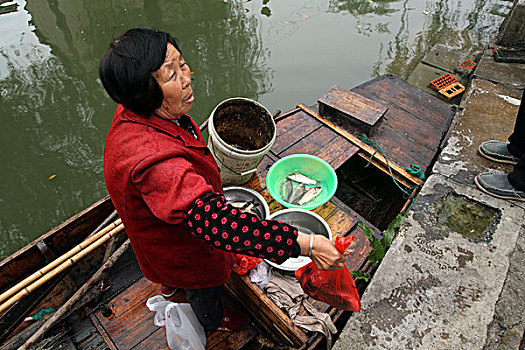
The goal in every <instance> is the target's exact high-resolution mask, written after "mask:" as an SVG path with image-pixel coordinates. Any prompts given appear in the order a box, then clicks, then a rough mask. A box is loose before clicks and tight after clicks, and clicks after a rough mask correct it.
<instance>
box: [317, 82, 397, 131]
mask: <svg viewBox="0 0 525 350" xmlns="http://www.w3.org/2000/svg"><path fill="white" fill-rule="evenodd" d="M318 102H319V113H320V114H321V115H334V114H336V115H339V116H341V117H343V118H344V119H345V120H346V121H347V123H349V124H352V125H353V126H355V127H357V128H358V129H360V130H362V131H363V132H365V133H366V134H370V132H371V131H372V130H374V127H375V126H376V124H377V122H378V121H379V119H380V118H381V117H382V116H383V115H384V114H385V112H386V111H387V108H386V107H385V106H383V105H382V104H381V103H378V102H376V101H373V100H370V99H368V98H366V97H364V96H362V95H359V94H357V93H355V92H352V91H349V90H346V89H342V88H340V87H338V86H333V87H332V88H331V89H330V90H328V92H327V93H326V95H324V96H323V97H321V98H320V99H319V100H318Z"/></svg>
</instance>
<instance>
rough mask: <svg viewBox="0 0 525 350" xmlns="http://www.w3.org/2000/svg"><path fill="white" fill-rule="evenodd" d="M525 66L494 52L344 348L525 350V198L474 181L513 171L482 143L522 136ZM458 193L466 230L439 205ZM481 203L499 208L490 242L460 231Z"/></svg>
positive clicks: (488, 229) (487, 233)
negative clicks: (484, 151) (497, 194)
mask: <svg viewBox="0 0 525 350" xmlns="http://www.w3.org/2000/svg"><path fill="white" fill-rule="evenodd" d="M478 69H479V71H478ZM524 69H525V65H524V64H515V63H513V64H508V63H499V62H495V61H494V59H493V58H492V55H491V51H490V50H487V51H485V54H484V56H483V57H482V58H481V62H480V64H479V65H478V67H477V68H476V71H475V72H474V76H473V77H474V78H473V80H472V81H471V83H470V85H469V87H468V89H467V91H466V93H465V95H464V96H463V98H462V100H461V103H459V109H458V113H457V114H456V116H455V118H454V121H453V123H452V125H451V127H450V130H449V132H448V133H447V135H446V138H445V140H444V142H443V147H444V148H443V150H442V152H441V154H440V155H439V157H438V159H437V162H436V164H435V165H434V167H433V168H432V175H431V176H430V177H429V179H427V181H426V182H425V184H424V186H423V188H422V189H421V192H420V193H419V194H418V197H417V198H416V201H415V204H414V206H413V207H412V209H411V211H410V213H409V214H408V217H407V219H406V220H405V222H404V223H403V226H402V228H401V231H400V233H399V235H398V236H397V237H396V239H395V240H394V242H393V244H392V246H391V248H390V250H389V251H388V252H387V254H386V256H385V258H384V260H383V262H382V264H381V265H380V266H379V268H378V269H377V271H376V272H375V274H374V277H373V279H372V281H371V283H370V284H369V286H368V287H367V289H366V291H365V293H364V295H363V297H362V306H363V310H362V311H361V312H360V313H355V314H354V315H352V316H351V318H350V320H349V322H348V323H347V325H346V326H345V328H344V329H343V330H342V332H341V335H340V337H339V339H338V341H337V342H336V343H335V346H334V349H336V350H343V349H345V350H346V349H451V348H455V349H518V348H520V342H521V341H522V339H523V335H524V329H525V314H524V312H523V310H525V266H524V265H525V264H524V263H523V262H524V261H525V202H523V201H521V202H519V201H512V200H502V199H497V198H494V197H492V196H490V195H487V194H485V193H483V192H481V191H480V190H479V189H477V188H476V186H475V185H474V183H473V179H474V177H475V175H476V174H478V173H480V172H485V171H493V170H494V171H500V172H509V171H511V169H512V167H511V166H506V165H499V164H497V163H494V162H491V161H489V160H486V159H484V158H482V157H481V156H479V154H478V151H477V149H478V147H479V145H480V144H481V143H482V142H483V141H485V140H490V139H495V140H502V141H504V140H506V139H507V138H508V136H509V135H510V134H511V133H512V130H513V127H514V123H515V118H516V115H517V111H518V107H519V103H520V99H521V95H522V90H520V88H521V87H523V86H524V84H525V73H524V72H525V71H524ZM450 196H452V197H453V198H457V197H458V196H459V197H461V198H462V200H464V201H465V203H466V204H465V203H463V204H465V208H466V209H465V211H466V212H467V213H466V214H465V215H464V214H461V213H460V214H458V213H455V214H453V215H464V217H463V219H465V218H467V219H466V220H467V222H465V220H462V223H461V229H459V228H458V227H457V226H454V224H453V225H450V222H447V221H445V222H444V223H443V220H442V221H441V222H440V216H442V215H443V212H442V207H443V205H442V206H441V207H440V205H439V203H442V204H443V203H445V204H444V205H448V204H447V203H449V204H450V201H449V200H448V199H447V198H449V197H450ZM453 202H454V203H455V201H453ZM463 204H461V203H460V204H457V203H456V204H452V205H463ZM481 207H482V208H487V209H488V210H489V212H490V213H493V215H492V216H490V215H488V216H487V217H488V222H489V223H488V224H487V225H485V226H484V227H485V229H483V233H482V237H481V238H482V239H477V238H476V237H467V236H466V235H462V234H460V233H459V232H457V231H462V230H463V228H465V226H468V220H472V221H476V220H477V219H476V215H477V214H474V213H471V214H473V215H472V217H471V218H470V219H468V211H469V210H470V209H469V208H474V209H475V208H478V209H479V208H481ZM440 208H441V209H440ZM476 210H477V209H476ZM476 210H475V211H476ZM473 228H474V225H473ZM467 231H468V230H467ZM522 345H523V343H522Z"/></svg>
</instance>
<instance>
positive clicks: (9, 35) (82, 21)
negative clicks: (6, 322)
mask: <svg viewBox="0 0 525 350" xmlns="http://www.w3.org/2000/svg"><path fill="white" fill-rule="evenodd" d="M510 5H511V2H509V1H505V0H483V1H481V0H471V1H461V0H439V1H430V0H427V1H409V0H339V1H337V0H321V1H319V0H307V1H304V0H287V1H269V0H248V1H244V2H243V1H240V0H222V1H220V0H201V1H193V0H181V1H172V0H147V1H146V0H129V1H125V2H124V1H120V0H104V1H102V0H90V1H80V0H32V1H30V2H27V3H26V2H25V1H22V0H16V1H4V2H2V3H1V4H0V35H1V37H2V41H0V84H1V85H0V98H1V101H0V102H1V103H0V116H1V117H2V129H1V131H0V133H1V134H0V137H1V139H2V153H1V154H0V164H1V170H2V172H1V174H2V177H3V179H2V182H1V185H0V235H1V238H2V239H1V240H0V256H1V257H2V258H3V257H6V256H7V255H8V254H10V253H11V252H13V251H14V250H16V249H18V248H20V247H22V246H23V245H25V244H27V243H28V242H30V241H32V240H33V239H35V238H36V237H37V236H39V235H40V234H41V233H43V232H46V231H47V230H49V229H50V228H51V227H53V226H54V225H57V224H59V223H61V222H62V221H64V220H65V219H67V218H68V217H70V216H71V215H73V214H75V213H76V212H78V211H80V210H82V209H84V208H85V207H87V206H88V205H90V204H92V203H93V202H95V201H96V200H98V199H99V198H101V197H102V196H104V195H105V194H106V189H105V186H104V181H103V174H102V152H103V147H104V140H105V137H106V133H107V130H108V128H109V125H110V123H111V117H112V115H113V111H114V109H115V104H114V103H113V102H112V101H111V100H110V99H109V98H108V97H107V96H106V94H105V92H104V90H103V88H102V86H101V84H100V82H99V79H98V60H99V57H100V56H101V55H102V54H103V53H104V52H105V50H106V48H107V45H108V43H109V42H110V41H111V39H112V38H113V37H115V36H117V35H119V34H120V33H122V32H123V31H125V30H126V29H128V28H131V27H137V26H144V27H153V28H157V29H161V30H165V31H168V32H170V33H172V34H173V35H174V36H175V37H176V38H177V39H178V40H179V43H180V45H181V47H182V50H183V54H184V56H185V57H186V60H187V61H188V63H189V64H190V67H191V70H192V71H193V72H194V76H195V81H194V82H193V85H194V93H195V96H196V102H195V104H194V108H193V109H192V112H191V114H192V116H194V117H195V119H197V121H198V122H202V121H204V120H205V119H206V118H207V116H208V115H209V113H210V112H211V110H212V109H213V108H214V107H215V106H216V105H217V104H218V103H219V102H220V101H222V100H224V99H226V98H229V97H234V96H244V97H248V98H252V99H255V100H259V101H260V102H261V103H263V104H264V105H265V106H266V107H267V108H268V109H269V110H270V111H271V112H272V113H273V112H274V111H275V110H277V109H281V110H283V111H286V110H287V109H289V108H290V107H294V106H295V104H297V103H299V102H305V103H307V104H313V103H315V101H316V99H317V98H318V97H319V96H322V95H324V93H325V92H326V91H327V90H328V89H329V88H330V87H331V86H332V85H335V84H337V85H339V86H342V87H346V88H351V87H353V86H355V85H357V84H359V83H362V82H364V81H366V80H368V79H370V78H372V77H374V76H377V75H380V74H384V73H394V74H397V75H400V76H401V77H404V78H406V77H407V76H408V75H409V74H410V72H411V70H412V69H413V67H414V65H415V64H417V62H418V61H419V60H420V59H421V58H422V57H423V56H424V54H425V53H426V52H427V51H428V50H429V49H430V47H432V45H434V44H435V43H436V42H438V41H441V40H442V37H443V36H447V35H450V33H458V32H459V34H454V38H456V39H455V40H454V41H453V42H452V44H451V45H456V46H455V47H458V48H464V47H473V48H474V47H481V45H484V44H487V43H488V41H489V40H490V39H491V38H492V37H493V36H494V33H495V32H496V31H497V28H498V26H499V23H500V22H501V21H502V16H503V15H504V14H505V13H506V12H508V9H509V7H510ZM53 175H56V176H55V177H53Z"/></svg>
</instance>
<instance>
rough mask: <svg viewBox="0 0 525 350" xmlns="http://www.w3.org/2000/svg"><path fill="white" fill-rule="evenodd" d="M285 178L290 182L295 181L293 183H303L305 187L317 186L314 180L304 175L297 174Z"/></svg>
mask: <svg viewBox="0 0 525 350" xmlns="http://www.w3.org/2000/svg"><path fill="white" fill-rule="evenodd" d="M286 178H287V179H288V180H292V181H295V182H300V183H303V184H305V185H317V181H315V180H314V179H311V178H309V177H308V176H306V175H303V174H299V173H295V174H291V175H288V176H287V177H286Z"/></svg>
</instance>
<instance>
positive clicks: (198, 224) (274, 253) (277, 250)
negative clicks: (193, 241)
mask: <svg viewBox="0 0 525 350" xmlns="http://www.w3.org/2000/svg"><path fill="white" fill-rule="evenodd" d="M184 222H185V223H186V225H187V226H188V228H189V229H190V231H191V232H192V233H193V235H195V236H196V237H199V238H201V239H203V240H205V241H206V242H208V244H210V245H212V246H213V247H216V248H219V249H222V250H225V251H228V252H232V253H237V254H244V255H249V256H253V257H257V258H264V259H268V260H271V261H274V262H276V263H282V262H284V261H285V260H286V259H288V258H289V257H298V256H299V254H300V252H301V248H300V247H299V244H298V243H297V234H298V232H297V229H296V228H295V227H293V226H290V225H288V224H285V223H283V222H280V221H276V220H261V219H259V217H258V216H257V215H254V214H251V213H248V212H242V211H241V210H239V209H237V208H234V207H233V206H232V205H230V204H228V203H227V202H226V199H225V198H224V196H223V195H221V194H218V193H214V192H208V193H205V194H203V195H202V196H201V197H199V198H198V199H197V200H196V201H195V202H194V203H193V204H192V205H191V206H190V207H189V208H188V210H187V211H186V213H185V215H184Z"/></svg>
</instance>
